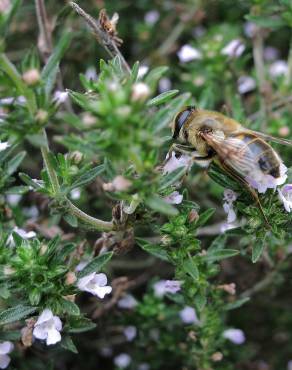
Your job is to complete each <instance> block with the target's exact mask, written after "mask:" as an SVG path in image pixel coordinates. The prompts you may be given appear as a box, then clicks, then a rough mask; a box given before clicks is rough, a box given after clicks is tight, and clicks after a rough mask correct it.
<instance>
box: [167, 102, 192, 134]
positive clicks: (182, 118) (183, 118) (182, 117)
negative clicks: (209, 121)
mask: <svg viewBox="0 0 292 370" xmlns="http://www.w3.org/2000/svg"><path fill="white" fill-rule="evenodd" d="M194 110H196V108H195V107H194V106H189V107H185V109H184V110H182V111H181V112H180V113H179V114H178V115H177V116H176V117H175V122H174V132H173V136H172V138H173V139H177V138H178V136H179V132H180V130H181V128H182V127H183V125H184V124H185V123H186V122H187V120H188V118H189V117H190V114H191V113H192V112H193V111H194Z"/></svg>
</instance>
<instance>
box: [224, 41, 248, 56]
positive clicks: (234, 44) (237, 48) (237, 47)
mask: <svg viewBox="0 0 292 370" xmlns="http://www.w3.org/2000/svg"><path fill="white" fill-rule="evenodd" d="M244 50H245V45H244V44H243V42H242V41H241V40H240V39H234V40H232V41H230V42H229V43H228V44H227V45H226V46H225V47H224V48H223V49H222V50H221V54H223V55H227V56H228V57H231V58H238V57H240V56H241V54H242V53H243V52H244Z"/></svg>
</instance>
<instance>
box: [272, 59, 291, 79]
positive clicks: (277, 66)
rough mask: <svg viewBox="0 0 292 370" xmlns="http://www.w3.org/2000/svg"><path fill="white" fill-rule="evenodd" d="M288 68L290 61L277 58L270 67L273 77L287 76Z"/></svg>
mask: <svg viewBox="0 0 292 370" xmlns="http://www.w3.org/2000/svg"><path fill="white" fill-rule="evenodd" d="M288 70H289V68H288V63H287V62H286V61H285V60H276V61H275V62H274V63H272V64H271V65H270V68H269V72H270V75H271V77H279V76H287V74H288Z"/></svg>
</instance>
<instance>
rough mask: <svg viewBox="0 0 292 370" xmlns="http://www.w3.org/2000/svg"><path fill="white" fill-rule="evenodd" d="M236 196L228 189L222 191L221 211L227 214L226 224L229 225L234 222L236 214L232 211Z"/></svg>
mask: <svg viewBox="0 0 292 370" xmlns="http://www.w3.org/2000/svg"><path fill="white" fill-rule="evenodd" d="M236 198H237V194H236V193H235V192H234V191H233V190H230V189H225V190H224V197H223V200H224V201H225V202H224V203H223V209H224V211H225V213H227V223H228V224H231V223H233V222H234V221H235V220H236V213H235V211H234V209H233V202H234V201H235V200H236Z"/></svg>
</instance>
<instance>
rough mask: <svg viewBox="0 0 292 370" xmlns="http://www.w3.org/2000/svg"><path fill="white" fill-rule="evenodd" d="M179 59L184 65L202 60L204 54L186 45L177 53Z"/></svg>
mask: <svg viewBox="0 0 292 370" xmlns="http://www.w3.org/2000/svg"><path fill="white" fill-rule="evenodd" d="M177 56H178V59H179V60H180V62H182V63H187V62H191V61H192V60H197V59H201V58H202V53H201V52H200V50H198V49H196V48H194V47H193V46H191V45H184V46H182V47H181V48H180V50H179V51H178V52H177Z"/></svg>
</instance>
